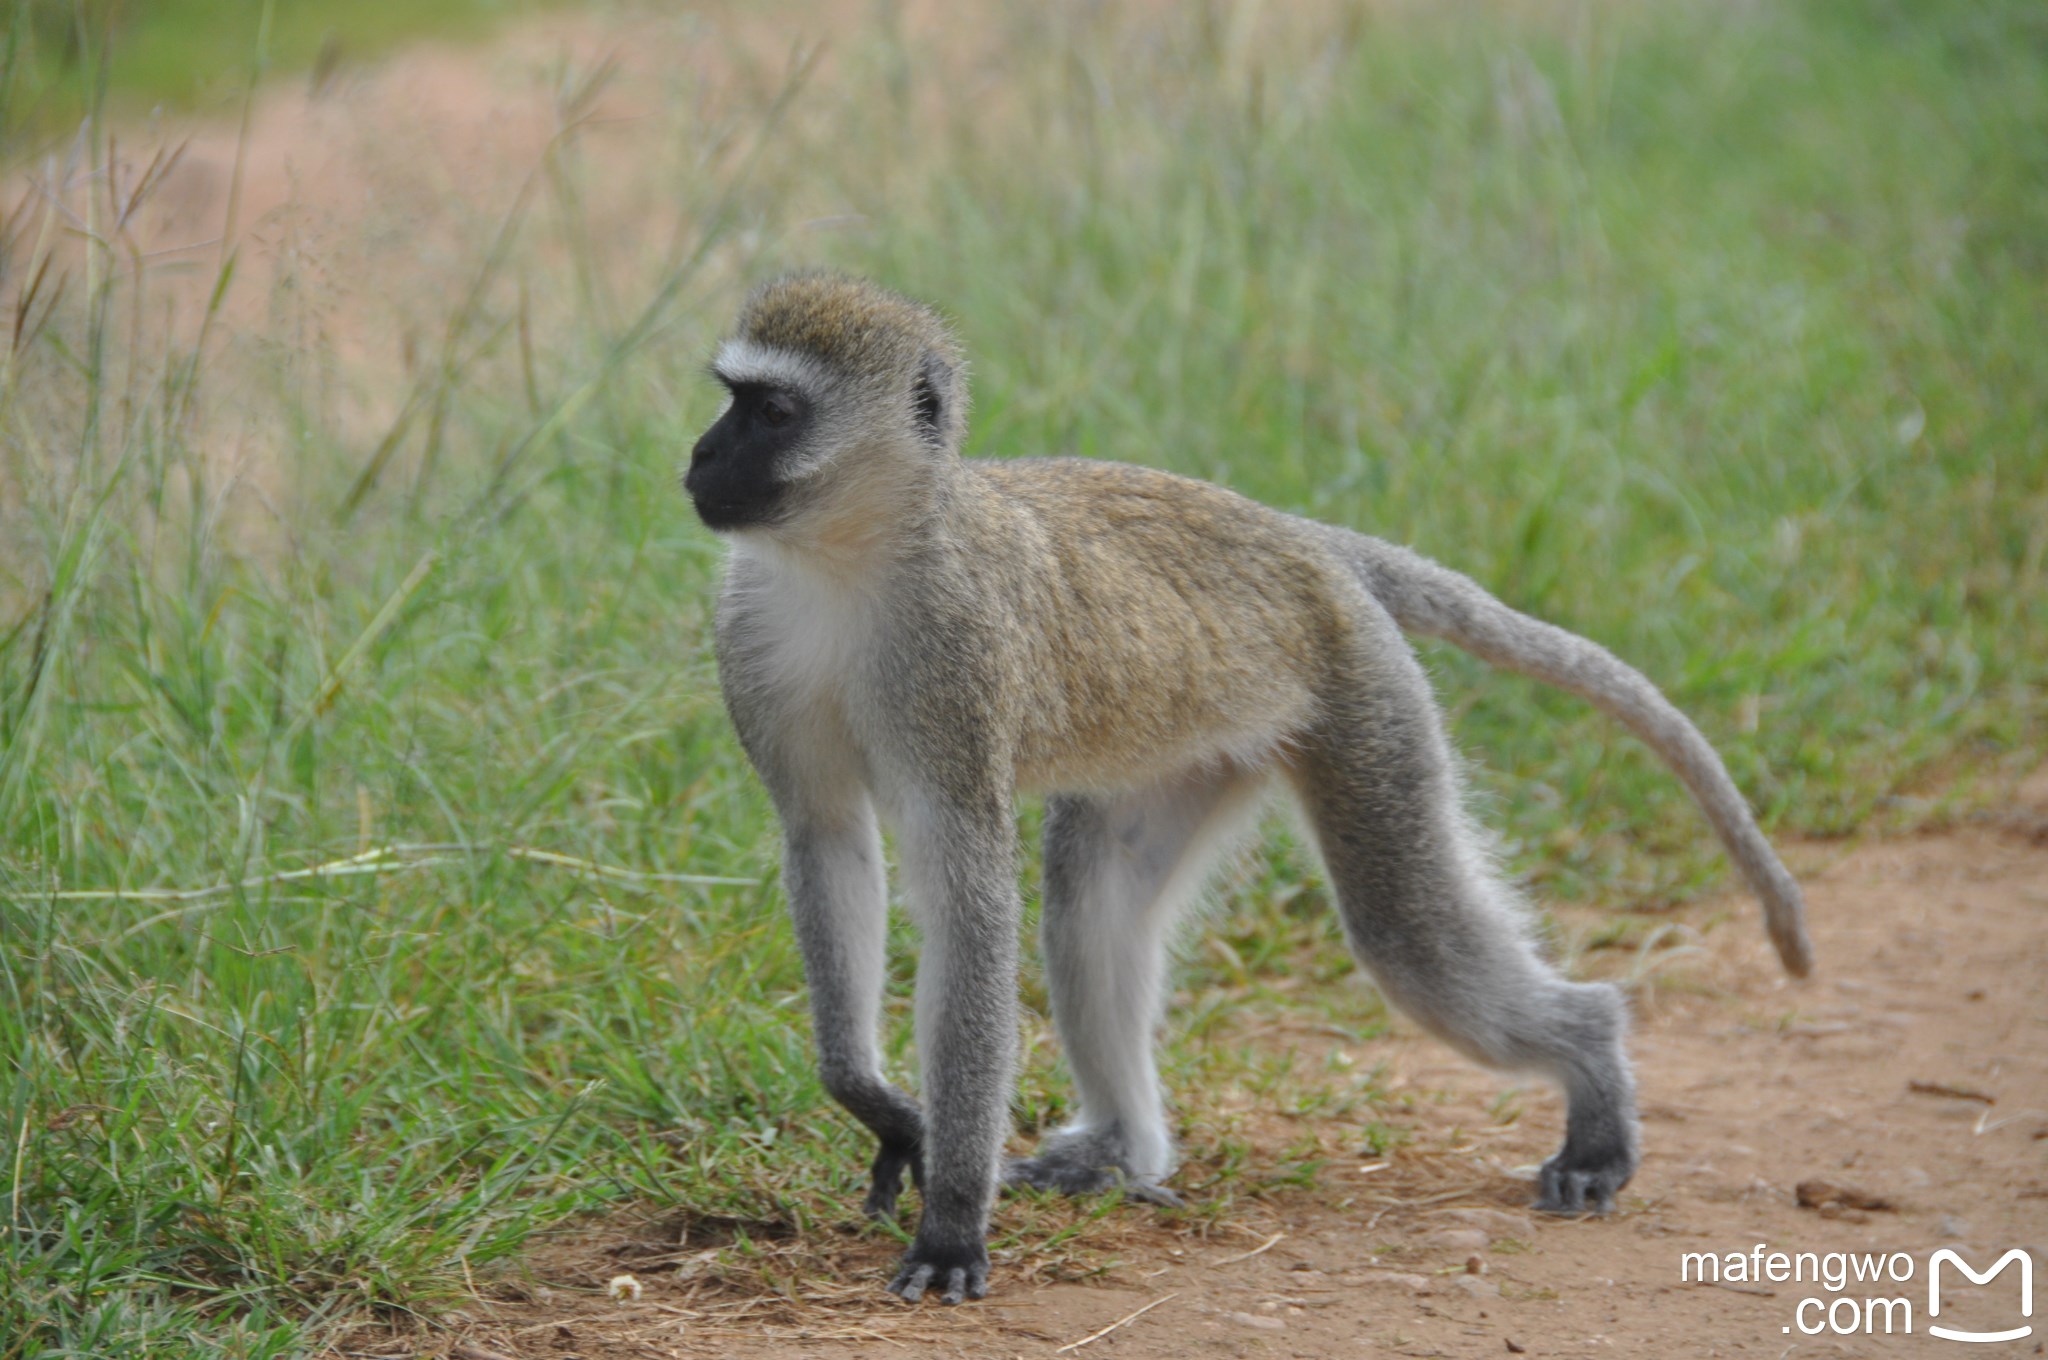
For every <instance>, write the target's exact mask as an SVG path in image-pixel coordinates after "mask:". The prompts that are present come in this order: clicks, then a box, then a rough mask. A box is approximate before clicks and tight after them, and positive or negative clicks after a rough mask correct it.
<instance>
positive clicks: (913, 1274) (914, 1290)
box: [889, 1266, 936, 1303]
mask: <svg viewBox="0 0 2048 1360" xmlns="http://www.w3.org/2000/svg"><path fill="white" fill-rule="evenodd" d="M935 1273H936V1268H935V1267H932V1266H905V1267H903V1271H902V1273H901V1274H899V1275H898V1276H897V1277H896V1278H895V1279H894V1280H892V1281H890V1282H889V1292H890V1293H891V1294H895V1295H897V1296H898V1297H900V1298H901V1299H902V1300H903V1301H904V1302H905V1303H916V1302H917V1301H918V1300H919V1299H921V1298H923V1297H924V1288H925V1286H926V1285H928V1284H930V1283H931V1282H932V1276H933V1275H934V1274H935Z"/></svg>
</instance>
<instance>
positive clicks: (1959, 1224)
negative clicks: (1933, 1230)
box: [1937, 1214, 1970, 1242]
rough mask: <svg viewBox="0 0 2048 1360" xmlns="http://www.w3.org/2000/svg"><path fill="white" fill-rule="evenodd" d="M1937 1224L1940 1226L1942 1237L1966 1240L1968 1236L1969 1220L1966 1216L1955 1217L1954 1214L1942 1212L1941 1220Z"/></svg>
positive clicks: (1960, 1240)
mask: <svg viewBox="0 0 2048 1360" xmlns="http://www.w3.org/2000/svg"><path fill="white" fill-rule="evenodd" d="M1937 1226H1938V1227H1939V1228H1940V1230H1941V1235H1942V1236H1943V1237H1946V1238H1950V1239H1952V1240H1954V1241H1957V1242H1966V1241H1968V1240H1969V1238H1970V1220H1968V1219H1967V1218H1957V1217H1956V1216H1955V1215H1954V1214H1943V1215H1942V1216H1941V1222H1940V1223H1939V1224H1938V1225H1937Z"/></svg>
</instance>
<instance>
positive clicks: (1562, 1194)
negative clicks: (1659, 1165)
mask: <svg viewBox="0 0 2048 1360" xmlns="http://www.w3.org/2000/svg"><path fill="white" fill-rule="evenodd" d="M1631 1169H1632V1168H1629V1167H1626V1166H1625V1165H1624V1166H1621V1167H1616V1166H1606V1167H1591V1168H1583V1167H1573V1166H1571V1165H1568V1164H1566V1162H1565V1159H1564V1157H1563V1156H1562V1155H1560V1156H1557V1157H1553V1158H1551V1159H1550V1160H1549V1161H1547V1162H1545V1163H1544V1164H1543V1171H1542V1173H1541V1175H1540V1177H1539V1178H1538V1186H1539V1190H1538V1194H1537V1197H1536V1208H1537V1210H1538V1211H1540V1212H1542V1213H1546V1214H1607V1213H1612V1212H1614V1196H1615V1192H1616V1191H1618V1190H1620V1189H1621V1187H1622V1186H1624V1185H1626V1184H1627V1183H1628V1179H1629V1171H1630V1170H1631Z"/></svg>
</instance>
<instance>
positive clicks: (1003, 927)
mask: <svg viewBox="0 0 2048 1360" xmlns="http://www.w3.org/2000/svg"><path fill="white" fill-rule="evenodd" d="M901 841H902V846H901V848H902V854H903V868H904V880H905V882H904V886H905V889H906V897H907V900H908V903H909V907H910V911H911V914H912V916H913V917H914V918H915V919H916V921H917V923H918V924H919V926H920V927H921V928H922V929H923V931H924V950H923V955H922V957H921V958H920V960H919V963H918V969H917V1047H918V1057H919V1061H920V1065H921V1067H922V1069H923V1075H924V1102H925V1141H924V1173H925V1174H924V1180H923V1183H922V1186H923V1190H924V1216H923V1218H922V1219H920V1220H919V1222H918V1225H917V1237H916V1239H915V1240H914V1241H913V1242H912V1243H911V1246H910V1250H909V1252H908V1253H906V1254H905V1256H904V1258H903V1266H902V1269H901V1270H900V1271H898V1272H897V1275H896V1279H895V1280H894V1281H893V1282H892V1283H891V1284H890V1286H889V1288H890V1290H891V1291H892V1292H893V1293H896V1294H900V1295H902V1296H903V1297H904V1298H905V1299H906V1300H909V1301H911V1302H913V1303H914V1302H916V1301H917V1300H918V1299H919V1298H921V1297H923V1295H924V1292H925V1290H927V1289H936V1290H938V1291H939V1296H940V1299H941V1300H942V1301H943V1302H945V1303H958V1302H960V1301H961V1300H962V1299H978V1298H981V1297H982V1296H983V1295H985V1294H987V1293H988V1245H987V1237H988V1214H989V1206H990V1204H991V1203H992V1202H993V1201H994V1199H995V1191H996V1179H997V1166H998V1164H999V1163H1000V1161H1001V1158H1002V1150H1003V1141H1004V1139H1005V1137H1006V1136H1007V1134H1008V1132H1009V1110H1010V1084H1011V1079H1012V1068H1013V1066H1014V1063H1015V1057H1016V1048H1017V926H1018V921H1019V918H1020V917H1021V915H1022V908H1021V906H1020V904H1019V903H1018V900H1017V876H1016V868H1015V859H1016V851H1015V844H1014V842H1015V831H1014V829H1013V828H1012V827H1011V825H1010V807H1009V801H1008V798H1007V797H1002V798H997V797H995V796H993V795H991V796H990V797H989V798H987V799H985V800H978V801H977V803H976V804H975V805H973V806H961V805H959V804H957V803H954V804H946V805H941V806H937V807H931V806H927V807H925V808H923V809H921V810H920V811H919V813H918V814H917V815H914V816H911V817H907V818H906V819H905V825H904V827H903V834H902V837H901Z"/></svg>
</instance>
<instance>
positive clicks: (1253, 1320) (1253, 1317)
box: [1228, 1313, 1287, 1332]
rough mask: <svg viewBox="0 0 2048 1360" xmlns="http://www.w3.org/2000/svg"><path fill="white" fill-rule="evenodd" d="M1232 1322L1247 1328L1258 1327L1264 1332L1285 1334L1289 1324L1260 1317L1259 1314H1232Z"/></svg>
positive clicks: (1230, 1316) (1271, 1318) (1273, 1318)
mask: <svg viewBox="0 0 2048 1360" xmlns="http://www.w3.org/2000/svg"><path fill="white" fill-rule="evenodd" d="M1228 1316H1229V1318H1230V1320H1231V1321H1232V1322H1235V1323H1238V1324H1239V1325H1241V1326H1245V1327H1256V1328H1258V1329H1259V1330H1260V1331H1262V1332H1284V1331H1286V1330H1287V1324H1286V1323H1284V1322H1282V1321H1281V1320H1280V1319H1279V1318H1276V1317H1260V1316H1259V1315H1258V1314H1257V1313H1231V1314H1229V1315H1228Z"/></svg>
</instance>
